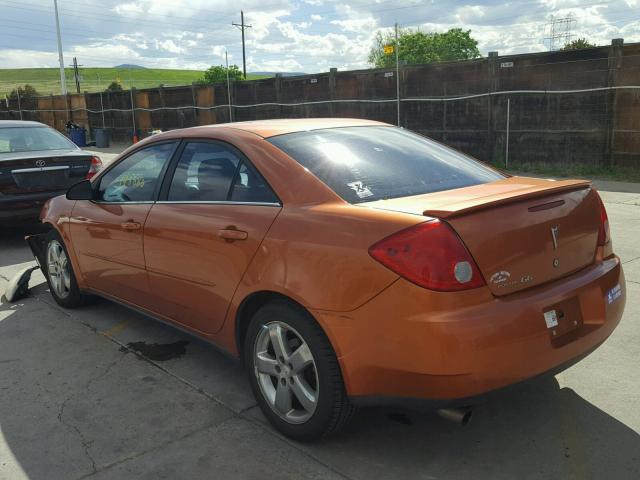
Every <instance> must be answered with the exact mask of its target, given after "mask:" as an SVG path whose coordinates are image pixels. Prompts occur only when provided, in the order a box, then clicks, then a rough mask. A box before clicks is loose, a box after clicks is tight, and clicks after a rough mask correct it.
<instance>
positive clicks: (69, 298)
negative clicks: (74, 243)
mask: <svg viewBox="0 0 640 480" xmlns="http://www.w3.org/2000/svg"><path fill="white" fill-rule="evenodd" d="M44 261H45V265H44V268H46V271H45V274H46V275H45V276H46V278H47V283H48V284H49V290H50V291H51V296H52V297H53V299H54V300H55V301H56V303H58V305H60V306H62V307H66V308H74V307H79V306H81V305H84V304H85V303H87V300H88V298H89V297H87V296H86V295H83V294H82V293H80V289H79V288H78V283H77V282H76V277H75V274H74V272H73V267H72V266H71V262H70V261H69V255H68V253H67V249H66V248H65V246H64V242H63V241H62V238H61V237H60V235H59V234H58V232H56V231H55V230H52V231H51V232H50V233H49V234H48V235H47V243H46V248H45V255H44Z"/></svg>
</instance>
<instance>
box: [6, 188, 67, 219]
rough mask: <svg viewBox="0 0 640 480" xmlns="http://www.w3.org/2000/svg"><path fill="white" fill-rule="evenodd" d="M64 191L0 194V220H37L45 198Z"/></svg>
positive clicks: (47, 198)
mask: <svg viewBox="0 0 640 480" xmlns="http://www.w3.org/2000/svg"><path fill="white" fill-rule="evenodd" d="M65 191H66V190H63V191H55V192H38V193H25V194H21V195H2V194H0V222H1V221H6V220H18V219H29V220H37V219H38V218H39V216H40V211H41V210H42V207H43V205H44V204H45V203H46V202H47V200H49V199H50V198H53V197H57V196H58V195H61V194H64V193H65Z"/></svg>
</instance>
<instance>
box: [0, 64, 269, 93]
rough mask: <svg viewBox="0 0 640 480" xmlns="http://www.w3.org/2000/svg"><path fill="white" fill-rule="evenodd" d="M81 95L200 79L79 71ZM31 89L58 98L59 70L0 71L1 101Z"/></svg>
mask: <svg viewBox="0 0 640 480" xmlns="http://www.w3.org/2000/svg"><path fill="white" fill-rule="evenodd" d="M65 75H66V80H67V90H68V91H69V92H72V93H75V91H76V85H75V82H74V79H73V69H72V68H67V69H65ZM80 75H81V77H82V80H81V81H80V91H81V92H85V91H87V92H99V91H100V90H104V89H106V88H107V86H108V85H109V84H110V83H111V82H113V81H114V80H118V79H119V80H120V83H121V84H122V87H123V88H124V89H129V87H131V86H133V87H135V88H151V87H157V86H159V85H164V86H166V87H170V86H177V85H191V82H194V81H196V80H198V79H199V78H200V77H201V76H202V72H201V71H199V70H164V69H160V68H144V69H142V68H141V69H128V68H82V67H80ZM257 78H264V76H260V75H247V79H248V80H253V79H257ZM27 83H28V84H29V85H33V86H34V87H35V89H36V90H37V91H38V93H39V94H41V95H49V94H54V95H58V94H60V70H59V69H57V68H11V69H0V98H4V96H5V94H8V93H9V92H11V90H13V89H14V88H16V87H17V86H18V85H25V84H27Z"/></svg>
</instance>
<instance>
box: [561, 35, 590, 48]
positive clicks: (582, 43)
mask: <svg viewBox="0 0 640 480" xmlns="http://www.w3.org/2000/svg"><path fill="white" fill-rule="evenodd" d="M595 46H596V45H595V44H594V43H591V42H589V41H588V40H587V39H586V38H577V39H576V40H573V41H571V42H569V43H567V44H565V46H564V47H562V48H561V49H560V50H562V51H566V50H581V49H583V48H593V47H595Z"/></svg>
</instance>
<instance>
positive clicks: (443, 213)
mask: <svg viewBox="0 0 640 480" xmlns="http://www.w3.org/2000/svg"><path fill="white" fill-rule="evenodd" d="M512 178H513V177H512ZM528 180H529V179H528ZM590 187H591V181H589V180H561V181H557V182H553V183H551V182H548V183H547V182H545V183H544V184H538V185H531V186H528V187H527V188H524V189H521V190H518V191H516V192H513V191H510V192H504V193H495V194H491V195H487V196H482V197H475V198H474V197H467V198H464V199H460V200H459V201H455V200H453V202H451V203H449V204H443V205H441V206H440V205H439V206H437V207H433V208H428V209H426V210H424V211H423V212H422V214H423V215H425V216H427V217H437V218H453V217H457V216H459V215H464V214H467V213H470V212H474V211H478V210H484V209H486V208H491V207H496V206H499V205H507V204H510V203H515V202H520V201H523V200H530V199H533V198H536V197H546V196H548V195H553V194H556V193H560V192H568V191H572V190H582V189H584V188H590Z"/></svg>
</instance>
